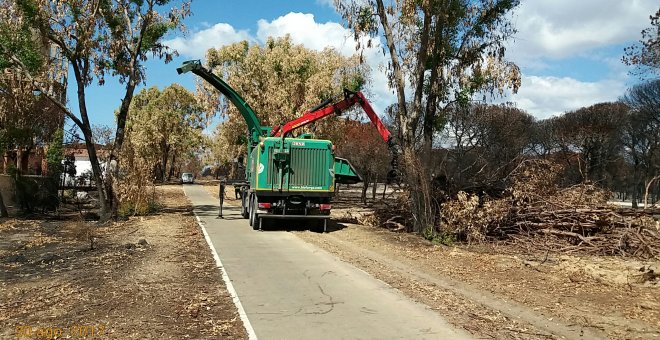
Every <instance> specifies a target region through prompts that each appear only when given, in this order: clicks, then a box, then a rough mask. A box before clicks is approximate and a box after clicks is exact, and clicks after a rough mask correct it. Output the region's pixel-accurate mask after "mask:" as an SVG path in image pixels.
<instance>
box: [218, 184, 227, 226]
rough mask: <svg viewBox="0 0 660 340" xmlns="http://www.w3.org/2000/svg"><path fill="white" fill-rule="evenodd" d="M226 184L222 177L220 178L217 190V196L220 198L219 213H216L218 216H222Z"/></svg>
mask: <svg viewBox="0 0 660 340" xmlns="http://www.w3.org/2000/svg"><path fill="white" fill-rule="evenodd" d="M226 184H227V182H226V181H225V179H224V178H223V179H221V180H220V186H219V192H218V197H219V198H220V214H219V215H218V217H220V218H223V217H222V204H223V203H224V202H225V186H226Z"/></svg>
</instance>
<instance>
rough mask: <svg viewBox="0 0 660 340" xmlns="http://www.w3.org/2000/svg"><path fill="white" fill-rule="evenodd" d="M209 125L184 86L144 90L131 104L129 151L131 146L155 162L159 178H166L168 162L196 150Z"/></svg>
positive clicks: (128, 130)
mask: <svg viewBox="0 0 660 340" xmlns="http://www.w3.org/2000/svg"><path fill="white" fill-rule="evenodd" d="M205 125H206V120H205V116H204V115H203V111H202V108H201V106H200V105H198V103H197V100H196V98H195V96H194V95H193V94H192V93H190V92H188V90H186V89H185V88H183V87H181V86H180V85H177V84H173V85H170V86H168V87H166V88H165V89H163V90H162V91H160V90H158V88H156V87H151V88H149V89H143V90H141V91H140V92H139V93H138V94H137V95H136V96H135V98H134V101H133V104H132V106H131V110H130V116H129V119H128V122H127V145H126V148H125V149H126V150H125V151H128V149H131V152H132V153H133V154H134V155H135V157H137V158H138V159H140V160H141V161H143V162H146V163H148V164H151V166H152V167H153V169H157V170H158V171H156V173H154V175H155V177H156V178H157V179H159V180H161V181H163V180H165V179H166V178H167V177H168V172H167V169H168V161H169V160H170V159H173V160H176V159H177V158H179V157H180V156H181V157H180V158H184V157H183V156H184V155H186V154H188V153H190V152H193V151H195V148H196V147H197V146H199V145H200V143H201V142H202V139H203V137H202V130H203V129H204V127H205ZM173 166H174V164H172V165H171V166H170V168H173ZM171 173H172V172H170V174H171Z"/></svg>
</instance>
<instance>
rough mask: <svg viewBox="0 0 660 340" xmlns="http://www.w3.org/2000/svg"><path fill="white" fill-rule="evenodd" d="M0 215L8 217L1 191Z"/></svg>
mask: <svg viewBox="0 0 660 340" xmlns="http://www.w3.org/2000/svg"><path fill="white" fill-rule="evenodd" d="M0 217H9V213H8V212H7V207H6V206H5V200H4V199H3V198H2V192H0Z"/></svg>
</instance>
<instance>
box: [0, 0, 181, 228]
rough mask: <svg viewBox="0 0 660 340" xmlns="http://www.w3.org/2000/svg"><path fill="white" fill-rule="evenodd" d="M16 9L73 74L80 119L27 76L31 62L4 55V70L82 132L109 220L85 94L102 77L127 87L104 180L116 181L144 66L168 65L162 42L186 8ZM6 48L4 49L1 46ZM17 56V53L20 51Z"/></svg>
mask: <svg viewBox="0 0 660 340" xmlns="http://www.w3.org/2000/svg"><path fill="white" fill-rule="evenodd" d="M10 1H11V2H12V3H13V4H15V6H14V7H15V8H16V14H17V15H18V16H21V17H23V18H24V21H23V22H26V23H29V24H30V25H31V28H34V29H36V30H38V31H39V32H40V34H41V36H43V37H45V39H46V40H47V41H48V42H49V43H50V44H52V45H54V46H57V48H58V49H59V51H60V52H61V53H62V54H63V56H64V57H65V58H66V60H68V62H69V63H70V65H71V68H72V70H73V74H74V78H75V85H76V89H77V98H76V99H77V103H78V109H79V110H78V111H79V112H80V116H77V115H75V114H74V113H73V112H72V111H70V110H69V109H68V108H67V107H66V105H65V103H63V102H62V101H61V100H59V99H58V98H55V97H53V96H52V94H51V93H50V92H49V91H47V89H46V88H44V86H43V81H42V80H43V79H42V78H40V75H38V74H35V73H33V72H31V66H30V62H31V60H32V59H30V58H25V57H24V56H22V55H20V54H18V53H16V50H10V49H8V48H3V49H2V54H3V58H5V59H4V60H8V61H9V63H8V64H6V65H5V67H15V68H18V69H20V70H22V71H23V72H24V73H25V74H26V77H27V79H28V80H29V81H30V83H31V84H32V85H33V86H35V87H36V88H39V89H40V90H41V92H42V93H44V94H45V95H46V96H47V97H48V99H50V100H51V101H52V102H53V103H54V104H56V105H57V106H58V107H59V108H60V109H61V110H63V111H64V113H65V114H66V116H67V117H68V118H69V119H71V120H72V121H73V122H74V123H75V124H76V125H77V126H78V127H79V128H80V130H81V132H82V134H83V138H84V140H85V144H86V146H87V151H88V153H89V157H90V162H91V164H92V172H93V175H94V178H95V182H96V185H97V189H98V193H99V201H100V203H101V214H100V215H101V218H102V219H107V218H109V217H111V215H112V212H113V211H114V210H116V204H117V202H116V200H115V199H114V198H115V197H114V193H113V186H112V177H113V176H107V177H104V176H103V173H102V171H101V165H100V162H99V159H98V156H97V152H96V150H95V148H94V139H93V134H92V128H91V125H90V122H89V115H88V112H87V102H86V100H87V97H86V94H85V89H86V88H87V86H89V85H90V84H91V83H92V82H93V81H94V79H96V80H98V82H99V83H100V84H103V83H104V82H105V78H104V76H105V74H106V73H108V72H110V73H111V74H113V75H116V76H118V77H119V79H120V82H121V83H123V84H125V85H126V91H125V95H124V97H123V100H122V106H121V108H120V110H119V113H118V115H117V129H116V136H115V142H114V146H113V149H112V152H111V157H110V160H111V161H114V162H113V163H114V166H111V167H110V168H111V169H114V171H111V172H109V173H108V174H110V175H112V174H114V175H116V174H117V173H118V171H119V162H118V158H117V157H116V155H117V153H118V150H120V149H121V146H122V143H123V139H124V130H125V124H126V118H127V114H128V109H129V106H130V103H131V100H132V97H133V93H134V90H135V87H136V86H137V85H138V84H139V83H140V82H141V81H143V80H144V78H145V69H144V66H143V63H144V61H145V60H146V59H147V58H148V55H149V54H151V55H154V56H156V57H159V58H164V59H165V61H166V62H167V61H169V60H171V58H172V54H173V51H170V50H169V49H168V48H167V47H166V46H164V45H162V43H161V40H162V38H163V36H164V35H165V34H166V33H167V32H168V31H170V30H172V29H177V28H180V27H181V26H182V24H181V19H182V18H184V17H185V16H187V15H188V14H189V6H188V2H184V3H183V4H182V5H181V7H172V8H171V9H170V10H169V11H167V13H164V14H163V13H161V12H159V9H161V8H163V7H165V6H167V5H169V4H170V2H171V1H168V0H144V1H133V0H89V1H74V0H56V1H52V0H24V1H18V0H10ZM3 46H4V45H3ZM18 51H20V50H18ZM104 179H105V181H104Z"/></svg>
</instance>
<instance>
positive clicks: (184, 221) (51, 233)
mask: <svg viewBox="0 0 660 340" xmlns="http://www.w3.org/2000/svg"><path fill="white" fill-rule="evenodd" d="M158 191H159V197H161V203H162V204H163V205H164V208H163V209H162V211H161V212H160V213H158V214H156V215H153V216H147V217H134V218H130V219H129V220H128V221H125V222H120V223H114V224H111V225H108V226H104V227H97V226H95V225H93V224H88V223H87V222H76V221H44V220H15V219H12V220H1V221H0V272H1V273H2V280H1V284H0V295H1V296H2V303H1V304H0V338H17V335H28V336H26V337H25V336H24V337H23V338H25V339H27V338H37V335H39V334H41V335H43V336H42V337H41V338H49V335H52V336H54V335H60V336H61V337H64V338H76V337H81V336H83V335H84V337H85V338H98V339H103V338H114V339H156V338H158V339H187V338H189V339H207V338H209V339H210V338H213V339H216V338H219V337H220V338H223V339H245V338H247V336H246V333H245V330H244V328H243V325H242V323H241V321H240V318H239V317H238V314H237V312H236V308H235V306H234V305H233V303H232V301H231V297H230V296H229V294H228V293H227V291H226V289H225V287H224V284H223V282H222V279H221V277H220V273H219V271H218V269H217V268H216V267H215V263H214V262H213V258H212V256H211V253H210V251H209V248H208V246H207V245H206V243H205V241H204V237H203V235H202V233H201V231H200V230H199V227H198V225H197V224H196V222H195V219H194V217H193V216H192V214H191V207H190V205H189V203H188V200H187V198H186V197H185V195H184V194H183V191H182V190H181V186H163V187H159V188H158ZM90 236H92V237H94V239H95V242H96V245H95V249H94V250H90V242H89V241H90V238H89V237H90ZM30 332H31V334H30ZM92 335H93V336H92ZM52 336H51V338H54V337H52ZM19 338H20V337H19Z"/></svg>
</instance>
